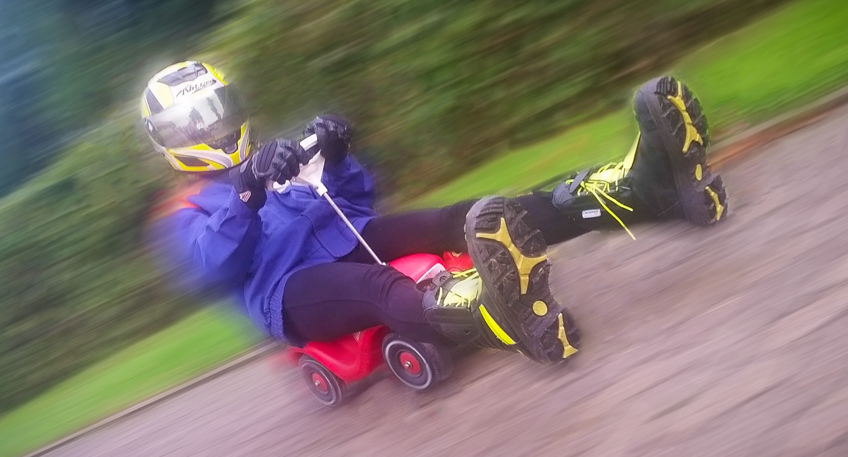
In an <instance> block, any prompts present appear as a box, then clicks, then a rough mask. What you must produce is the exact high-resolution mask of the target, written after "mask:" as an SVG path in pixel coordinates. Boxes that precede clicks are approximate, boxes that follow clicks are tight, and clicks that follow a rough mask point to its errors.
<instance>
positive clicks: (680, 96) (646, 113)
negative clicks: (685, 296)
mask: <svg viewBox="0 0 848 457" xmlns="http://www.w3.org/2000/svg"><path fill="white" fill-rule="evenodd" d="M634 105H635V112H636V121H637V122H638V124H639V134H637V136H636V141H635V142H634V143H633V146H632V147H631V148H630V151H629V152H628V153H627V155H626V156H625V157H624V160H622V161H621V162H613V163H610V164H607V165H603V166H599V167H593V168H590V169H588V170H584V171H581V172H576V173H573V174H571V176H570V177H569V178H568V179H566V180H565V181H563V182H561V183H560V184H559V185H557V186H556V187H555V188H554V190H553V192H551V194H550V196H551V201H552V202H553V204H554V206H556V207H557V208H559V209H560V210H561V211H562V212H563V213H564V214H565V215H566V217H567V218H569V219H570V220H572V221H573V222H575V223H577V224H578V225H579V226H580V227H583V228H585V229H586V230H603V229H612V228H618V227H619V226H620V227H623V228H624V230H625V231H627V233H628V235H630V236H631V237H633V234H632V233H631V232H630V230H629V229H628V227H627V225H628V224H632V223H634V222H639V221H646V220H654V219H663V218H672V217H677V218H685V219H687V220H689V221H690V222H692V223H695V224H698V225H713V224H715V223H716V222H718V221H720V220H721V218H722V216H724V215H725V213H726V210H727V193H726V191H725V189H724V185H723V183H722V181H721V177H720V176H719V175H718V174H714V173H712V172H711V171H710V169H709V167H708V166H707V162H706V149H707V146H708V145H709V134H708V128H707V120H706V117H705V116H704V115H703V113H702V111H701V106H700V103H699V102H698V100H697V99H696V98H695V97H694V96H693V95H692V93H691V92H690V91H689V89H688V88H687V87H686V86H685V85H683V84H682V83H680V82H678V81H676V80H675V79H674V78H671V77H663V78H657V79H653V80H651V81H649V82H647V83H645V84H644V85H643V86H642V87H641V88H640V89H639V91H638V92H637V93H636V98H635V101H634Z"/></svg>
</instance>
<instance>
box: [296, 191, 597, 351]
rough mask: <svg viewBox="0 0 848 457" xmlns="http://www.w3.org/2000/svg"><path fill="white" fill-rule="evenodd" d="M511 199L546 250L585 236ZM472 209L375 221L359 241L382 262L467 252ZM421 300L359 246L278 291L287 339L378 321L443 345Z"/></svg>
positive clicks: (315, 337)
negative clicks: (466, 230) (526, 215)
mask: <svg viewBox="0 0 848 457" xmlns="http://www.w3.org/2000/svg"><path fill="white" fill-rule="evenodd" d="M517 200H518V201H519V202H520V203H521V204H522V206H524V208H525V209H526V210H527V212H528V213H529V215H530V218H531V219H532V220H533V222H534V223H535V224H536V225H537V227H538V228H539V230H541V232H542V234H543V235H544V237H545V241H546V242H547V243H548V244H549V245H550V244H556V243H560V242H562V241H565V240H568V239H571V238H574V237H576V236H579V235H582V234H583V233H585V230H583V229H581V228H579V227H576V226H575V225H574V224H570V223H568V222H567V221H566V220H565V218H564V217H563V216H562V213H560V212H559V210H557V209H556V208H555V207H554V206H553V205H552V204H551V202H550V200H549V199H548V198H544V197H539V196H535V195H525V196H522V197H518V198H517ZM473 204H474V200H468V201H463V202H459V203H456V204H453V205H451V206H446V207H443V208H437V209H427V210H419V211H410V212H406V213H400V214H394V215H389V216H381V217H377V218H375V219H373V220H372V221H371V222H369V223H368V224H367V225H366V226H365V229H364V230H363V232H362V237H363V238H364V239H365V241H367V242H368V244H369V245H370V246H371V248H372V249H373V250H374V252H376V254H377V255H378V256H379V257H380V258H381V259H382V260H383V261H389V260H393V259H397V258H399V257H403V256H405V255H409V254H415V253H431V254H437V255H442V253H444V252H445V251H455V252H466V251H467V249H466V245H465V234H464V231H463V227H464V225H465V214H466V213H467V212H468V210H469V209H471V206H472V205H473ZM422 298H423V293H422V292H421V291H420V290H419V289H418V288H417V287H415V282H414V281H413V280H412V279H410V278H408V277H406V276H404V275H403V274H401V273H399V272H398V271H397V270H395V269H394V268H392V267H389V266H382V265H378V264H376V263H374V260H373V259H372V258H371V256H370V255H369V254H368V252H367V251H366V250H365V249H364V247H362V246H361V245H360V246H357V248H356V249H354V251H353V252H351V253H350V254H348V255H347V256H345V257H344V258H342V259H340V260H339V261H338V262H335V263H329V264H323V265H316V266H314V267H310V268H307V269H304V270H301V271H299V272H297V273H295V274H294V275H292V276H291V278H289V281H288V282H287V283H286V289H285V291H284V294H283V321H284V325H285V328H286V334H287V336H289V337H290V339H292V340H307V341H329V340H333V339H336V338H338V337H340V336H343V335H346V334H349V333H353V332H356V331H359V330H364V329H366V328H368V327H373V326H375V325H378V324H384V325H386V326H388V327H389V328H391V329H392V330H393V331H395V332H397V333H399V334H402V335H405V336H408V337H410V338H413V339H416V340H419V341H425V342H432V343H439V344H440V343H444V340H443V339H442V337H441V335H440V334H439V333H437V332H436V331H435V330H433V329H432V328H431V327H430V326H429V325H428V324H427V322H426V321H425V320H424V312H423V308H422V305H421V301H422Z"/></svg>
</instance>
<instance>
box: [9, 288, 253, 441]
mask: <svg viewBox="0 0 848 457" xmlns="http://www.w3.org/2000/svg"><path fill="white" fill-rule="evenodd" d="M225 306H226V308H230V307H231V305H229V304H221V305H217V306H213V307H209V308H207V309H204V310H202V311H199V312H197V313H195V314H193V315H191V316H190V317H187V318H186V319H184V320H182V321H180V322H179V323H177V324H175V325H173V326H172V327H169V328H167V329H165V330H162V331H161V332H159V333H156V334H154V335H151V336H150V337H148V338H146V339H144V340H141V341H139V342H138V343H135V344H133V345H132V346H130V347H128V348H126V349H124V350H122V351H120V352H118V353H116V354H114V355H112V356H111V357H109V358H107V359H105V360H103V361H102V362H99V363H97V364H95V365H93V366H91V367H90V368H88V369H86V370H84V371H82V372H81V373H79V374H77V375H76V376H73V377H71V378H69V379H68V380H66V381H64V382H62V383H61V384H59V385H57V386H56V387H54V388H52V389H50V390H48V391H47V392H46V393H44V394H43V395H40V396H38V397H37V398H36V399H34V400H32V401H30V402H28V403H26V404H24V405H23V406H21V407H20V408H17V409H15V410H13V411H12V412H10V413H9V414H7V415H5V416H3V417H2V418H0V456H9V455H18V454H21V453H23V452H27V451H31V450H34V449H35V448H37V447H38V446H41V445H44V444H46V443H49V442H51V441H53V440H56V439H59V438H61V437H63V436H65V435H68V434H69V433H72V432H74V431H76V430H78V429H80V428H82V427H84V426H86V425H88V424H91V423H93V422H95V421H97V420H99V419H101V418H103V417H105V416H108V415H109V414H113V413H115V412H117V411H120V410H121V409H123V408H126V407H128V406H130V405H132V404H134V403H137V402H138V401H140V400H142V399H145V398H148V397H150V396H152V395H154V394H156V393H159V392H162V391H164V390H166V389H168V388H170V387H173V386H175V385H177V384H179V383H182V382H185V381H187V380H189V379H191V378H193V377H195V376H198V375H200V374H202V373H204V372H206V371H208V370H209V369H211V368H213V367H216V366H218V365H220V364H221V363H222V362H224V361H226V360H228V359H230V358H232V357H234V356H235V355H237V354H239V353H241V352H243V351H245V350H247V349H249V348H250V347H252V346H253V345H254V344H256V343H257V342H258V333H257V332H256V331H254V330H253V329H252V328H251V327H250V324H249V323H248V322H247V320H246V319H240V318H238V317H237V316H235V315H234V312H232V311H229V310H228V309H226V308H225Z"/></svg>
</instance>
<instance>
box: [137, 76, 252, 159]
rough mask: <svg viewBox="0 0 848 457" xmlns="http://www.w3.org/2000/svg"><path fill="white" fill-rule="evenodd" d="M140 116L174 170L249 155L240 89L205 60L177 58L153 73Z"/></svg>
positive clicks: (148, 133)
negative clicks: (174, 62)
mask: <svg viewBox="0 0 848 457" xmlns="http://www.w3.org/2000/svg"><path fill="white" fill-rule="evenodd" d="M141 116H142V121H143V122H144V129H145V131H146V132H147V135H148V136H149V137H150V140H151V142H152V143H153V147H154V148H155V149H156V150H157V151H158V152H160V153H161V154H162V155H164V156H165V158H166V159H167V160H168V162H169V163H170V164H171V166H172V167H174V168H175V169H177V170H180V171H187V172H208V171H215V170H223V169H226V168H231V167H234V166H236V165H238V164H240V163H241V162H243V161H244V160H245V159H246V158H247V156H248V155H249V154H250V150H249V148H250V124H249V123H248V120H247V112H246V111H245V110H244V107H243V105H242V102H241V99H240V97H239V95H238V92H237V91H236V90H235V88H234V87H233V85H231V84H228V83H227V81H226V80H225V79H224V76H223V74H222V73H221V72H220V71H218V70H217V69H215V68H214V67H212V66H211V65H209V64H205V63H202V62H194V61H189V62H181V63H178V64H174V65H171V66H169V67H167V68H165V69H164V70H162V71H160V72H159V73H157V74H156V75H155V76H153V78H151V79H150V81H149V82H148V83H147V87H146V88H145V89H144V93H143V94H142V96H141Z"/></svg>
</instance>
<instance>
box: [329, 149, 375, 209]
mask: <svg viewBox="0 0 848 457" xmlns="http://www.w3.org/2000/svg"><path fill="white" fill-rule="evenodd" d="M321 182H323V183H324V185H325V186H327V190H328V191H329V192H330V195H331V196H332V197H342V198H344V199H345V200H347V201H348V202H350V203H352V204H354V205H356V206H362V207H366V208H373V206H374V201H375V198H376V193H375V189H374V180H373V179H372V178H371V174H370V173H368V171H367V170H365V168H363V167H362V165H360V164H359V162H357V161H356V159H354V158H353V157H352V156H351V155H350V154H348V155H347V157H345V159H344V160H342V161H341V162H340V163H338V164H325V166H324V175H323V176H322V177H321Z"/></svg>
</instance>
